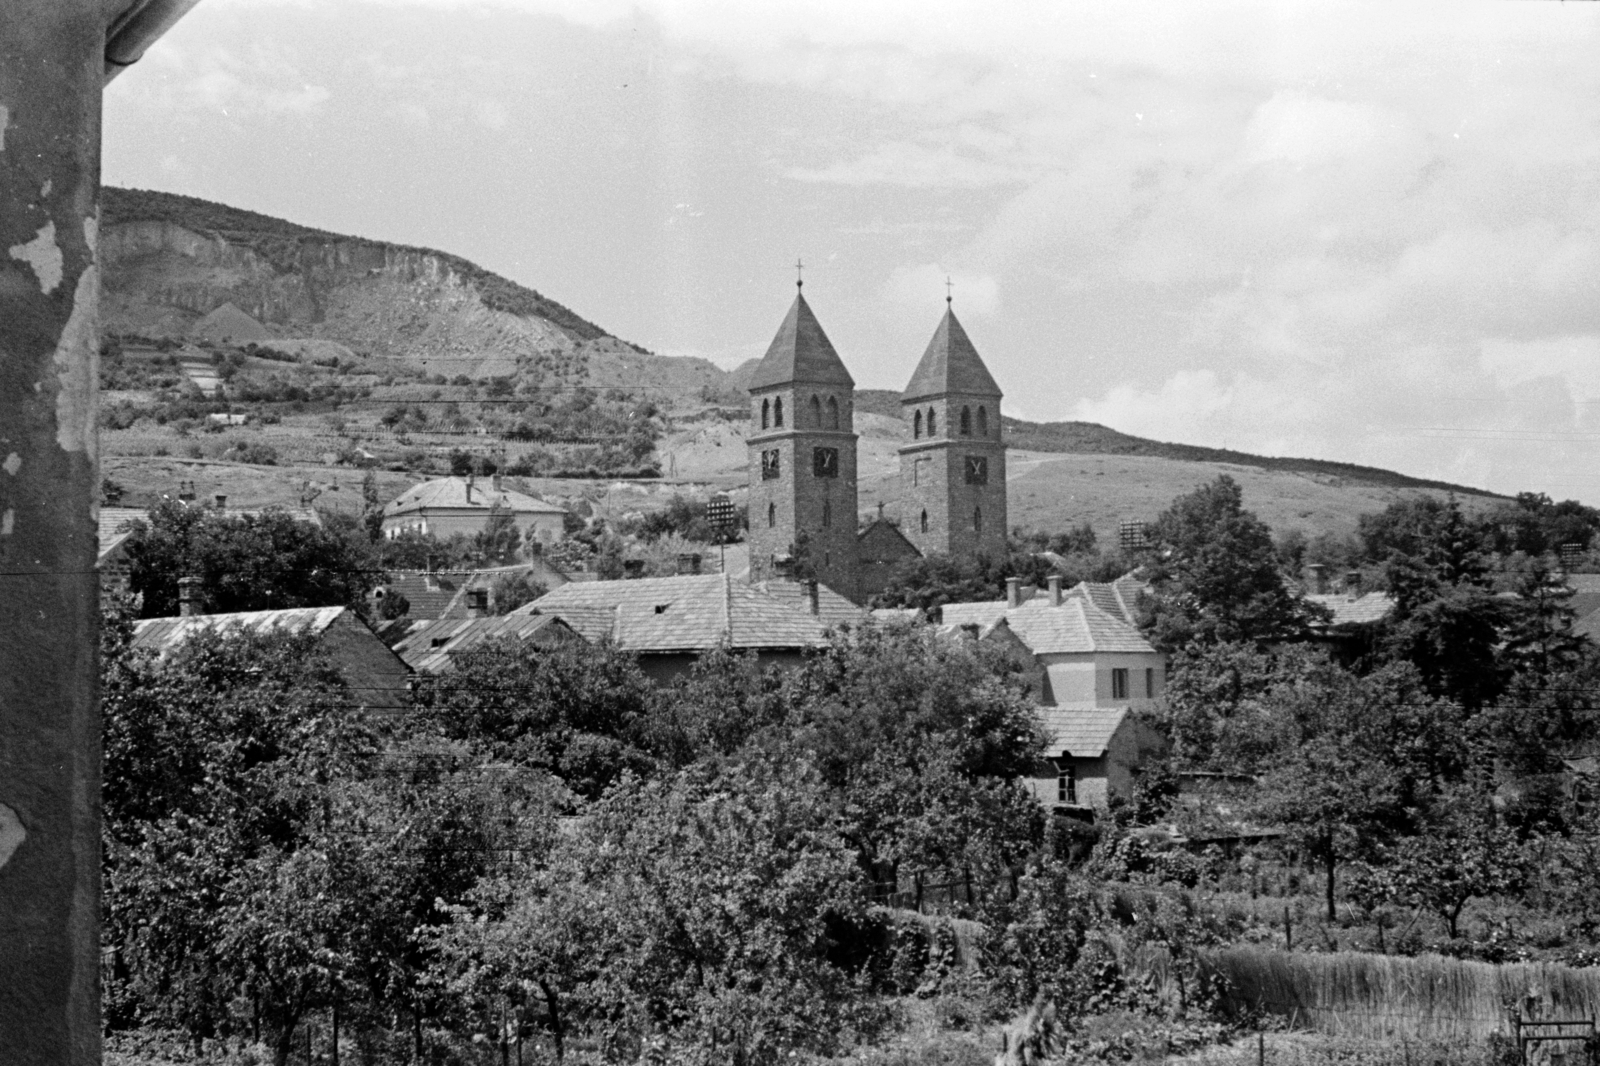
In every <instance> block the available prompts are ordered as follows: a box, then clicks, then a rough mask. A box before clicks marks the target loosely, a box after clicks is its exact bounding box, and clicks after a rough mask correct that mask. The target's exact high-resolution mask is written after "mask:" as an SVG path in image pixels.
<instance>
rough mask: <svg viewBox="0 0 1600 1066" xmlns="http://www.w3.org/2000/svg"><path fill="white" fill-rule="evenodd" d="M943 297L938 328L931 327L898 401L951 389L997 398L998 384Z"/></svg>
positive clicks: (943, 393) (946, 391)
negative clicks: (920, 359)
mask: <svg viewBox="0 0 1600 1066" xmlns="http://www.w3.org/2000/svg"><path fill="white" fill-rule="evenodd" d="M945 300H946V304H945V311H944V318H943V319H941V320H940V322H939V328H938V329H936V330H934V332H933V339H932V340H930V341H929V342H928V350H927V351H925V352H923V353H922V361H921V362H920V363H918V364H917V369H916V372H915V373H913V374H912V375H911V383H910V384H909V385H907V386H906V391H905V392H903V393H901V394H900V399H901V401H902V402H904V403H910V402H911V401H912V400H921V399H926V398H928V397H930V396H943V395H945V394H946V393H952V392H959V393H963V394H965V395H968V396H993V397H995V398H997V399H998V398H999V396H1000V386H999V385H997V384H995V380H994V378H993V377H991V376H990V374H989V368H988V367H986V366H984V365H983V360H982V359H981V358H980V357H979V356H978V349H976V348H974V347H973V346H972V341H971V340H970V339H968V337H967V331H966V330H964V329H962V328H961V323H960V322H958V321H956V313H955V310H954V308H952V307H951V306H950V303H949V301H950V297H949V295H948V294H946V297H945Z"/></svg>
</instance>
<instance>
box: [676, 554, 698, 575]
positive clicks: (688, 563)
mask: <svg viewBox="0 0 1600 1066" xmlns="http://www.w3.org/2000/svg"><path fill="white" fill-rule="evenodd" d="M699 572H700V553H699V552H679V553H678V573H680V574H698V573H699Z"/></svg>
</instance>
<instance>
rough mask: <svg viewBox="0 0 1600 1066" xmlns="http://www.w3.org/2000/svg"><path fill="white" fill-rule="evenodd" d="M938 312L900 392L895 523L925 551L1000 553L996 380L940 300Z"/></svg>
mask: <svg viewBox="0 0 1600 1066" xmlns="http://www.w3.org/2000/svg"><path fill="white" fill-rule="evenodd" d="M945 302H946V307H945V312H944V319H943V320H942V321H941V322H940V323H939V328H938V329H937V330H935V331H934V334H933V339H932V340H931V341H929V342H928V350H927V351H925V352H923V353H922V361H921V362H920V363H918V364H917V369H916V372H915V373H913V374H912V375H911V383H910V384H909V385H907V386H906V388H905V392H903V393H901V395H900V404H901V408H902V410H903V412H904V416H905V419H906V421H907V422H908V423H909V424H910V429H911V440H910V441H909V442H908V443H907V444H905V445H904V446H903V447H901V449H900V523H901V525H900V528H901V531H902V532H903V533H904V534H905V535H906V538H907V539H908V540H910V541H911V543H912V544H915V545H916V546H917V549H918V550H919V551H921V552H922V553H923V554H924V555H928V554H931V553H934V552H941V553H944V554H948V555H975V554H979V553H981V554H984V555H987V556H989V557H990V558H999V557H1001V556H1003V555H1004V554H1005V552H1006V529H1007V524H1006V446H1005V444H1004V443H1003V442H1002V441H1001V438H1000V386H999V385H997V384H995V380H994V378H993V377H991V376H990V375H989V368H988V367H986V366H984V365H983V360H982V359H980V358H979V357H978V350H977V349H976V348H974V347H973V346H972V341H971V340H969V339H968V338H967V331H966V330H964V329H962V328H961V323H960V322H958V321H956V316H955V311H954V310H953V309H952V308H951V307H950V306H949V300H948V299H946V301H945Z"/></svg>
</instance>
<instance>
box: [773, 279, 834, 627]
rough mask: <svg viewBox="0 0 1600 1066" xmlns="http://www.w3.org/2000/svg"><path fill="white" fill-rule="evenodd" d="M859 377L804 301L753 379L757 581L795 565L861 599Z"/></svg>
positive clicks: (798, 299)
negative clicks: (858, 576)
mask: <svg viewBox="0 0 1600 1066" xmlns="http://www.w3.org/2000/svg"><path fill="white" fill-rule="evenodd" d="M854 415H855V379H853V378H852V377H851V376H850V372H849V371H848V370H846V369H845V366H844V363H843V362H841V361H840V359H839V353H838V352H835V351H834V350H833V345H832V344H831V343H829V341H828V336H827V334H825V333H824V332H822V325H821V323H819V322H818V321H817V316H816V315H814V314H812V312H811V307H810V305H808V304H807V303H806V300H805V296H804V295H803V294H796V296H795V300H794V304H793V306H791V307H790V308H789V314H788V316H787V317H785V318H784V320H783V325H781V326H779V327H778V335H777V336H776V337H774V338H773V339H772V345H771V346H770V347H769V348H768V349H767V354H766V355H765V356H764V357H763V358H762V360H761V362H760V363H759V364H758V365H757V366H756V369H755V373H754V374H752V375H751V378H750V423H751V433H750V436H749V437H748V438H747V440H746V444H747V445H748V447H749V450H750V535H749V544H750V579H751V580H752V581H765V580H768V579H770V578H773V577H779V576H782V575H783V574H784V573H785V572H786V571H788V570H789V568H790V566H791V565H798V566H799V567H800V569H801V572H805V571H807V570H808V571H809V572H810V573H811V574H813V575H814V576H815V577H816V578H817V580H818V581H820V582H822V583H823V584H824V585H827V586H828V587H829V588H831V589H833V590H834V591H835V592H837V593H839V594H840V595H843V596H846V597H849V598H851V599H854V598H855V597H856V594H857V593H856V587H855V585H856V568H857V567H856V564H857V558H856V557H857V547H856V434H855V417H854Z"/></svg>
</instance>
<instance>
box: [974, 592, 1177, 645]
mask: <svg viewBox="0 0 1600 1066" xmlns="http://www.w3.org/2000/svg"><path fill="white" fill-rule="evenodd" d="M1001 618H1004V619H1005V621H1006V622H1007V624H1009V625H1010V626H1011V630H1012V632H1014V633H1016V635H1017V636H1018V637H1020V638H1022V642H1023V643H1024V644H1026V645H1027V646H1028V647H1029V648H1030V649H1032V651H1033V653H1034V654H1035V655H1070V654H1082V653H1094V652H1124V653H1131V654H1154V653H1155V648H1153V647H1151V645H1150V642H1149V641H1147V640H1145V639H1144V637H1143V636H1142V635H1141V634H1140V632H1139V631H1138V630H1137V629H1135V628H1134V627H1133V626H1131V625H1129V624H1128V623H1127V622H1124V621H1123V620H1122V619H1120V618H1117V617H1116V616H1114V615H1111V614H1109V613H1107V612H1106V611H1103V610H1101V609H1100V608H1099V607H1097V606H1095V605H1094V604H1093V603H1092V602H1091V601H1090V600H1089V599H1088V598H1087V597H1084V596H1069V597H1066V598H1064V599H1063V600H1062V601H1061V606H1059V607H1054V606H1051V604H1050V601H1049V599H1048V598H1046V597H1043V596H1036V597H1034V598H1033V599H1031V600H1029V601H1028V602H1027V603H1024V604H1023V605H1022V606H1020V607H1007V606H1006V604H1005V601H1004V600H993V601H989V602H985V603H947V604H945V605H944V624H945V625H976V626H978V627H979V629H980V630H987V629H988V628H989V627H991V626H993V625H994V624H995V622H997V621H999V620H1000V619H1001Z"/></svg>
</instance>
